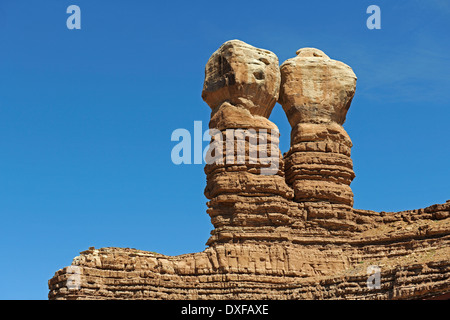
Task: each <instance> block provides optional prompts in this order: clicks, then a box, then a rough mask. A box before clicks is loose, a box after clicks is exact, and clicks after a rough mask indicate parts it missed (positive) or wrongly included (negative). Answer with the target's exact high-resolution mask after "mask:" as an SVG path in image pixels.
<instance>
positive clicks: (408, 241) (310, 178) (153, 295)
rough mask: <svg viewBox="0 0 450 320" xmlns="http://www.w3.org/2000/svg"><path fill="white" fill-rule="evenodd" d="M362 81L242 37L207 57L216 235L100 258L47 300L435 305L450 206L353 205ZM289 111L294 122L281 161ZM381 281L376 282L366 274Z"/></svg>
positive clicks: (444, 270)
mask: <svg viewBox="0 0 450 320" xmlns="http://www.w3.org/2000/svg"><path fill="white" fill-rule="evenodd" d="M355 86H356V76H355V74H354V73H353V71H352V69H351V68H350V67H349V66H347V65H345V64H343V63H342V62H339V61H335V60H332V59H330V58H329V57H328V56H327V55H325V53H323V52H322V51H320V50H317V49H312V48H305V49H300V50H298V51H297V56H296V57H294V58H292V59H289V60H287V61H286V62H284V63H283V64H282V65H281V67H280V66H279V63H278V58H277V57H276V55H275V54H273V53H272V52H270V51H267V50H263V49H258V48H255V47H253V46H250V45H248V44H246V43H244V42H242V41H238V40H233V41H228V42H226V43H224V44H223V45H222V46H221V47H220V48H219V49H218V50H217V51H216V52H215V53H213V55H212V56H211V58H210V59H209V61H208V62H207V65H206V70H205V82H204V87H203V93H202V97H203V99H204V100H205V102H206V103H207V104H208V105H209V106H210V108H211V120H210V134H211V145H210V151H209V153H208V157H207V164H206V166H205V173H206V177H207V186H206V189H205V195H206V197H207V198H208V199H209V202H208V210H207V212H208V214H209V215H210V217H211V222H212V224H213V226H214V229H213V230H212V232H211V237H210V239H209V240H208V242H207V244H208V248H207V249H206V250H204V251H203V252H199V253H192V254H185V255H180V256H175V257H172V256H165V255H162V254H157V253H152V252H146V251H140V250H136V249H128V248H127V249H121V248H102V249H94V248H90V249H89V250H87V251H84V252H81V254H80V256H78V257H76V258H75V259H74V261H73V263H72V265H71V266H69V267H66V268H64V269H61V270H59V271H57V272H56V273H55V275H54V277H53V278H52V279H50V280H49V288H50V292H49V298H50V299H428V298H435V297H439V296H442V295H445V294H448V293H450V218H449V217H450V201H447V202H446V203H445V204H437V205H433V206H430V207H427V208H425V209H418V210H410V211H402V212H389V213H387V212H380V213H378V212H374V211H368V210H358V209H354V208H353V193H352V190H351V188H350V183H351V181H352V179H353V178H354V176H355V175H354V172H353V165H352V160H351V158H350V149H351V147H352V142H351V140H350V137H349V136H348V134H347V133H346V131H345V130H344V128H343V127H342V125H343V123H344V121H345V117H346V113H347V111H348V109H349V107H350V104H351V101H352V98H353V95H354V93H355ZM277 101H279V102H280V104H281V105H282V106H283V109H284V111H285V112H286V115H287V117H288V120H289V123H290V124H291V126H292V132H291V147H290V150H289V151H288V152H287V153H286V155H285V156H284V157H283V156H281V154H280V151H279V148H278V142H279V132H278V129H277V126H276V125H275V124H273V123H272V122H271V121H269V120H268V117H269V116H270V113H271V111H272V109H273V107H274V105H275V103H276V102H277ZM374 267H376V268H378V269H377V270H379V271H380V276H381V277H380V279H379V280H380V281H379V286H378V285H375V286H371V285H369V284H370V283H369V284H368V280H370V279H371V278H370V276H371V275H370V274H368V270H373V269H374Z"/></svg>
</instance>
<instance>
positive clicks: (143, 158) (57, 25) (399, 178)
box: [0, 0, 450, 299]
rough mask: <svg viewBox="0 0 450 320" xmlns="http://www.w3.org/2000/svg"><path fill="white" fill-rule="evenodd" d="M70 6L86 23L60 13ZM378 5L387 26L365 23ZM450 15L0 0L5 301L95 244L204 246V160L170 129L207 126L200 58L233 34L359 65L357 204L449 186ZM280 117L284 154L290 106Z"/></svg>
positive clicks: (337, 5)
mask: <svg viewBox="0 0 450 320" xmlns="http://www.w3.org/2000/svg"><path fill="white" fill-rule="evenodd" d="M71 4H75V5H78V6H79V7H80V8H81V30H68V29H67V27H66V19H67V18H68V16H69V14H67V13H66V8H67V7H68V6H69V5H71ZM371 4H375V5H378V6H379V7H380V8H381V30H369V29H367V27H366V20H367V18H368V17H369V15H368V14H367V13H366V9H367V7H368V6H369V5H371ZM449 16H450V2H448V1H445V0H443V1H437V0H435V1H426V2H425V1H419V0H416V1H411V0H407V1H406V0H405V1H400V0H398V1H379V0H375V1H363V0H355V1H345V2H344V1H319V0H318V1H225V2H223V1H222V2H217V1H167V2H163V1H161V2H158V3H157V2H150V1H143V0H142V1H137V0H130V1H114V0H108V1H106V0H102V1H100V0H96V1H87V0H72V1H64V0H48V1H23V0H14V1H13V0H2V1H1V2H0V43H1V44H2V45H1V50H0V137H1V138H0V215H1V223H0V240H1V241H0V249H1V258H0V259H1V263H0V277H1V278H0V299H46V298H47V293H48V289H47V280H48V279H49V278H51V277H52V276H53V274H54V272H55V271H57V270H58V269H60V268H62V267H64V266H67V265H69V264H70V263H71V261H72V259H73V257H75V256H77V255H78V253H79V252H80V251H83V250H85V249H87V248H88V247H90V246H95V247H96V248H100V247H106V246H116V247H131V248H137V249H142V250H149V251H156V252H160V253H163V254H167V255H178V254H183V253H189V252H196V251H201V250H203V249H204V248H205V242H206V240H207V239H208V237H209V232H210V230H211V228H212V225H211V223H210V220H209V217H208V215H207V214H206V204H205V203H206V201H207V199H206V198H205V197H204V195H203V189H204V187H205V183H206V178H205V175H204V172H203V165H194V164H192V165H180V166H176V165H174V164H173V163H172V162H171V158H170V153H171V149H172V148H173V147H174V145H175V144H176V142H172V141H171V140H170V137H171V133H172V132H173V131H174V130H175V129H177V128H186V129H188V130H190V131H193V127H194V121H203V124H204V130H205V129H206V126H207V123H208V121H209V112H210V109H209V107H208V106H207V105H206V104H205V103H204V102H203V101H202V99H201V90H202V85H203V77H204V67H205V64H206V62H207V60H208V58H209V56H210V55H211V54H212V53H213V52H214V51H215V50H216V49H217V48H218V47H219V46H220V45H221V44H222V43H223V42H225V41H227V40H231V39H240V40H243V41H245V42H247V43H249V44H251V45H254V46H256V47H260V48H264V49H268V50H271V51H273V52H274V53H276V54H277V55H278V57H279V59H280V63H282V62H283V61H284V60H286V59H288V58H291V57H293V56H294V55H295V51H296V50H297V49H299V48H302V47H316V48H319V49H321V50H323V51H324V52H325V53H326V54H327V55H328V56H330V57H331V58H333V59H337V60H341V61H343V62H345V63H346V64H348V65H350V66H351V67H352V68H353V70H354V72H355V73H356V75H357V76H358V82H357V89H356V95H355V98H354V100H353V103H352V106H351V108H350V111H349V113H348V115H347V121H346V123H345V125H344V127H345V129H346V130H347V131H348V132H349V134H350V137H351V138H352V140H353V143H354V147H353V149H352V158H353V162H354V169H355V172H356V178H355V180H354V182H353V183H352V189H353V192H354V193H355V207H356V208H361V209H371V210H377V211H399V210H406V209H415V208H421V207H425V206H428V205H431V204H434V203H443V202H445V201H446V200H448V199H450V185H449V184H450V183H449V181H450V170H449V158H450V148H449V141H448V137H449V134H450V125H449V119H450V105H449V101H450V90H449V89H450V77H449V74H450V55H449V52H450V42H449V33H448V32H449V30H450V19H449ZM270 119H271V120H272V121H274V122H275V123H276V124H277V125H278V126H279V129H280V131H281V134H282V138H281V149H282V151H283V152H285V151H287V150H288V148H289V133H290V127H289V124H288V122H287V119H286V116H285V115H284V113H283V111H282V108H281V106H280V105H278V104H277V105H276V107H275V109H274V111H273V113H272V115H271V117H270ZM206 145H207V143H206V142H205V143H204V147H205V146H206Z"/></svg>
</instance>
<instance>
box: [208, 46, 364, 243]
mask: <svg viewBox="0 0 450 320" xmlns="http://www.w3.org/2000/svg"><path fill="white" fill-rule="evenodd" d="M355 87H356V76H355V74H354V73H353V71H352V69H351V68H350V67H349V66H347V65H346V64H344V63H342V62H339V61H336V60H332V59H330V58H329V57H328V56H327V55H326V54H325V53H323V52H322V51H320V50H318V49H312V48H304V49H300V50H298V51H297V56H296V57H294V58H292V59H288V60H287V61H285V62H284V63H283V64H282V65H281V67H280V66H279V62H278V58H277V56H276V55H275V54H274V53H272V52H270V51H268V50H263V49H259V48H255V47H253V46H251V45H248V44H246V43H244V42H242V41H239V40H231V41H228V42H225V43H224V44H223V45H222V46H221V47H220V48H219V49H218V50H217V51H216V52H214V53H213V54H212V56H211V57H210V59H209V61H208V62H207V64H206V70H205V82H204V86H203V93H202V97H203V99H204V100H205V102H206V103H207V104H208V105H209V106H210V107H211V109H212V112H211V121H210V129H213V130H214V132H215V134H214V135H212V143H211V147H210V148H211V149H212V148H216V147H217V145H218V144H219V145H222V144H223V146H224V148H223V150H225V149H226V150H227V151H226V153H227V154H225V152H223V153H222V154H221V155H219V158H220V159H218V158H217V157H216V158H215V160H216V161H214V162H211V163H208V164H207V165H206V167H205V172H206V174H207V187H206V189H205V195H206V197H207V198H208V199H210V200H211V201H210V202H209V203H208V206H209V209H208V213H209V215H210V216H211V219H212V223H213V225H214V227H215V229H214V230H213V231H212V237H211V238H210V240H209V241H208V243H209V244H211V243H214V242H228V241H238V242H240V241H244V240H249V239H253V240H256V239H257V238H260V237H262V238H265V239H267V237H271V238H274V239H273V240H278V239H276V238H277V237H278V238H279V237H281V238H283V237H285V236H283V232H280V231H281V230H282V229H283V227H285V228H286V229H289V231H290V232H288V233H291V231H292V228H294V229H295V228H300V227H301V226H302V225H303V223H302V222H303V221H306V220H311V219H314V217H317V218H320V219H322V220H323V218H327V217H328V218H330V219H344V220H345V219H346V218H348V214H350V213H351V212H352V206H353V193H352V190H351V188H350V183H351V181H352V180H353V178H354V177H355V174H354V172H353V164H352V160H351V158H350V148H351V147H352V142H351V140H350V137H349V136H348V134H347V133H346V131H345V130H344V128H343V127H342V124H343V123H344V121H345V116H346V114H347V111H348V109H349V107H350V103H351V101H352V98H353V96H354V93H355ZM277 101H278V102H279V103H280V104H281V105H282V106H283V109H284V111H285V113H286V115H287V117H288V120H289V123H290V124H291V127H292V131H291V148H290V150H289V152H287V154H286V155H285V156H284V157H282V156H281V155H280V151H279V148H278V143H279V133H278V129H277V126H276V125H275V124H274V123H272V122H271V121H269V120H268V118H269V116H270V114H271V112H272V109H273V107H274V106H275V103H276V102H277ZM230 129H233V132H236V131H237V130H241V132H246V133H248V134H247V135H240V136H239V135H235V136H234V137H232V139H231V147H232V148H231V152H232V153H233V154H232V155H231V159H232V160H237V159H238V157H239V155H238V153H239V152H241V155H244V154H245V161H241V162H238V161H231V162H230V161H227V160H230V150H229V147H230V140H229V138H230V137H229V133H228V132H227V130H230ZM252 138H254V139H253V140H252ZM227 139H228V140H227ZM225 141H227V142H225ZM252 141H253V143H252ZM255 142H256V143H255ZM267 145H270V148H269V147H267ZM233 146H236V148H233ZM263 146H265V148H266V149H270V152H268V153H267V154H265V156H263V157H260V158H259V159H258V161H254V160H255V159H254V157H252V154H251V151H252V150H254V151H256V150H258V151H260V150H261V148H263ZM227 147H228V148H227ZM239 148H241V149H239ZM265 151H267V150H265ZM255 154H256V153H255ZM222 157H223V159H222ZM252 160H253V161H252ZM274 163H275V164H276V170H273V171H272V174H270V175H264V174H263V175H261V174H260V173H261V171H262V170H264V168H267V165H268V164H272V167H273V164H274ZM327 204H328V209H332V210H325V213H323V212H322V213H317V212H316V211H317V210H315V209H314V208H317V209H318V210H319V208H320V210H319V211H323V210H322V209H323V208H324V205H325V207H327ZM330 206H333V208H331V207H330ZM308 213H309V216H308ZM325 220H326V219H325ZM342 222H343V221H342ZM344 224H345V223H344ZM339 225H341V223H339ZM275 229H276V230H277V232H275ZM286 231H287V230H286ZM279 240H282V239H279Z"/></svg>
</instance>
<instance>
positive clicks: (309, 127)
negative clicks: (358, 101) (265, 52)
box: [279, 48, 356, 206]
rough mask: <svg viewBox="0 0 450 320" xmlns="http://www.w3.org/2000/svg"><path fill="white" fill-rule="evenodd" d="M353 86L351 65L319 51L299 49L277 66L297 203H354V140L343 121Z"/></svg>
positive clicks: (288, 163)
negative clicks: (287, 125)
mask: <svg viewBox="0 0 450 320" xmlns="http://www.w3.org/2000/svg"><path fill="white" fill-rule="evenodd" d="M355 86H356V76H355V74H354V73H353V71H352V69H351V68H350V67H349V66H347V65H345V64H344V63H342V62H339V61H335V60H332V59H330V58H329V57H328V56H327V55H326V54H325V53H323V52H322V51H320V50H317V49H313V48H305V49H300V50H298V51H297V56H296V57H295V58H292V59H288V60H287V61H285V62H284V63H283V64H282V65H281V91H280V97H279V102H280V103H281V105H282V106H283V109H284V111H285V112H286V115H287V117H288V120H289V123H290V124H291V126H292V132H291V149H290V151H289V152H288V154H287V156H286V177H287V181H288V183H289V184H290V185H291V186H292V187H293V188H294V193H295V199H296V200H297V201H329V202H332V203H342V204H347V205H349V206H353V193H352V191H351V189H350V183H351V181H352V180H353V178H354V176H355V175H354V173H353V165H352V161H351V159H350V148H351V147H352V142H351V140H350V137H349V136H348V134H347V133H346V132H345V130H344V128H343V127H342V126H341V125H342V124H343V123H344V121H345V116H346V114H347V111H348V109H349V107H350V103H351V101H352V99H353V95H354V93H355Z"/></svg>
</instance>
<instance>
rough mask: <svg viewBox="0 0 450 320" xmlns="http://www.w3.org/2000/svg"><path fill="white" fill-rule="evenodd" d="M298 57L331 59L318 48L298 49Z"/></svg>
mask: <svg viewBox="0 0 450 320" xmlns="http://www.w3.org/2000/svg"><path fill="white" fill-rule="evenodd" d="M295 53H296V54H297V56H299V57H304V58H324V59H330V57H329V56H327V55H326V54H325V52H323V51H322V50H319V49H316V48H301V49H298V50H297V51H296V52H295Z"/></svg>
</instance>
